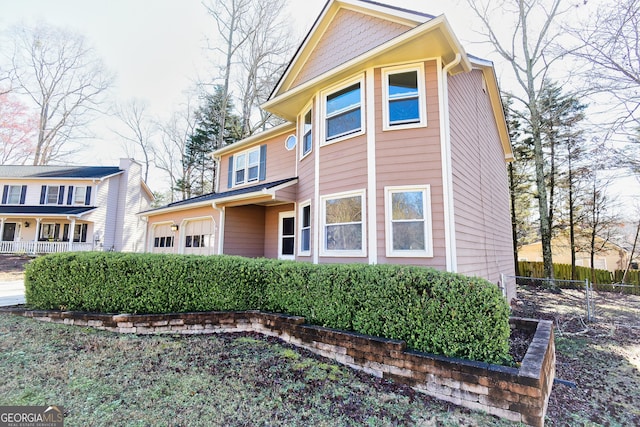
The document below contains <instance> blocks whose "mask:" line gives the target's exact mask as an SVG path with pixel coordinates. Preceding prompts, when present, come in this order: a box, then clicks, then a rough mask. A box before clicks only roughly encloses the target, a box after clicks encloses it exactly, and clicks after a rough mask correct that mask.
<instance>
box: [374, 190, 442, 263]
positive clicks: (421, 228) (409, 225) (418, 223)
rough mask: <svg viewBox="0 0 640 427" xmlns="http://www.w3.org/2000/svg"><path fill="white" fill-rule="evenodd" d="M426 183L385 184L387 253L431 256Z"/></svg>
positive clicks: (428, 198)
mask: <svg viewBox="0 0 640 427" xmlns="http://www.w3.org/2000/svg"><path fill="white" fill-rule="evenodd" d="M430 198H431V197H430V190H429V186H406V187H386V188H385V206H386V219H387V221H386V246H387V256H390V257H393V256H398V257H403V256H404V257H425V256H433V249H432V241H431V200H430Z"/></svg>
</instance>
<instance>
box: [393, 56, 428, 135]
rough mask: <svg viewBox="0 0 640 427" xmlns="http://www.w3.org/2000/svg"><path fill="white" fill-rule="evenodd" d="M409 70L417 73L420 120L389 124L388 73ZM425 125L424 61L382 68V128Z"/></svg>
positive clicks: (408, 127) (406, 127)
mask: <svg viewBox="0 0 640 427" xmlns="http://www.w3.org/2000/svg"><path fill="white" fill-rule="evenodd" d="M410 71H417V73H418V108H419V110H418V111H419V112H420V121H418V122H415V123H405V124H397V125H391V124H389V75H391V74H400V73H406V72H410ZM426 126H427V93H426V88H425V72H424V63H417V64H406V65H398V66H395V67H388V68H384V69H383V70H382V130H383V131H391V130H399V129H415V128H421V127H426Z"/></svg>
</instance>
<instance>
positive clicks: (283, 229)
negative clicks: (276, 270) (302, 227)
mask: <svg viewBox="0 0 640 427" xmlns="http://www.w3.org/2000/svg"><path fill="white" fill-rule="evenodd" d="M295 236H296V218H295V212H280V224H279V227H278V258H279V259H295V247H296V243H295V240H296V239H295Z"/></svg>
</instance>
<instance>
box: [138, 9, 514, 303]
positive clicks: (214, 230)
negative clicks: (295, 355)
mask: <svg viewBox="0 0 640 427" xmlns="http://www.w3.org/2000/svg"><path fill="white" fill-rule="evenodd" d="M263 108H264V109H266V110H267V111H270V112H272V113H274V114H276V115H278V116H279V117H282V118H283V119H284V120H285V121H286V123H285V124H282V125H280V126H278V127H275V128H272V129H269V130H267V131H265V132H262V133H260V134H257V135H253V136H251V137H249V138H246V139H244V140H242V141H239V142H237V143H235V144H232V145H229V146H226V147H224V148H222V149H220V150H218V151H216V152H215V153H213V156H214V158H215V159H216V161H217V165H218V170H219V173H218V174H217V177H218V178H217V182H215V193H212V194H208V195H204V196H200V197H195V198H192V199H189V200H183V201H180V202H176V203H172V204H169V205H167V206H164V207H162V208H159V209H156V210H152V211H148V212H143V213H142V214H141V215H142V216H143V217H144V218H146V219H147V220H148V232H147V235H148V239H147V250H148V251H152V252H171V253H197V254H235V255H243V256H248V257H269V258H281V259H292V260H299V261H308V262H313V263H337V262H340V263H344V262H366V263H372V264H375V263H399V264H413V265H424V266H430V267H434V268H437V269H441V270H446V271H452V272H460V273H464V274H468V275H476V276H480V277H484V278H486V279H488V280H490V281H492V282H494V283H498V282H501V274H504V275H506V276H512V275H513V273H514V260H513V256H512V254H511V248H512V240H511V226H510V218H509V190H508V181H507V172H506V170H507V169H506V163H507V162H508V161H510V160H512V158H513V155H512V151H511V145H510V141H509V136H508V132H507V126H506V123H505V118H504V114H503V110H502V105H501V100H500V93H499V90H498V85H497V80H496V76H495V72H494V68H493V65H492V63H491V62H489V61H486V60H482V59H479V58H476V57H473V56H471V55H468V54H467V53H466V52H465V50H464V49H463V47H462V46H461V44H460V42H459V41H458V39H457V38H456V36H455V34H454V33H453V32H452V30H451V27H450V26H449V23H448V22H447V20H446V18H445V17H444V16H438V17H434V16H429V15H425V14H422V13H417V12H413V11H409V10H405V9H401V8H397V7H390V6H386V5H383V4H380V3H378V2H373V1H364V0H331V1H329V2H328V3H327V5H326V6H325V7H324V9H323V10H322V12H321V15H320V16H319V18H318V19H317V20H316V22H315V24H314V26H313V28H312V29H311V31H310V33H309V34H308V35H307V37H306V38H305V40H304V41H303V43H302V45H301V46H300V47H299V49H298V51H297V52H296V54H295V56H294V58H293V60H292V61H291V63H290V64H289V66H288V68H287V70H286V71H285V73H284V75H283V76H282V77H281V79H280V81H279V83H278V84H277V86H276V88H275V90H274V91H273V94H272V95H271V98H270V99H269V101H268V102H266V103H265V104H264V106H263ZM501 285H504V290H505V293H506V294H507V296H508V299H509V300H510V299H511V298H513V297H514V296H515V285H514V283H513V279H509V280H506V281H502V282H501Z"/></svg>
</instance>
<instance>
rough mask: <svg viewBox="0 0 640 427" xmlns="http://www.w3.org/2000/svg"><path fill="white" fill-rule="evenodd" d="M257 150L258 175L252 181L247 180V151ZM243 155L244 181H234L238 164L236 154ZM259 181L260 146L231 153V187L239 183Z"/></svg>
mask: <svg viewBox="0 0 640 427" xmlns="http://www.w3.org/2000/svg"><path fill="white" fill-rule="evenodd" d="M253 151H257V152H258V177H257V178H256V179H254V180H252V181H249V153H251V152H253ZM243 154H244V156H245V162H244V181H242V182H236V171H238V170H239V169H238V168H237V166H238V156H241V155H243ZM258 181H260V146H257V147H253V148H250V149H248V150H244V151H240V152H238V153H236V154H234V155H233V187H237V186H240V185H246V184H251V183H255V182H258Z"/></svg>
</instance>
